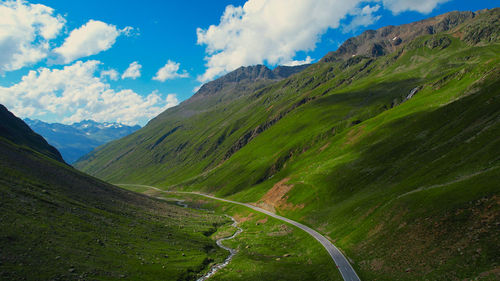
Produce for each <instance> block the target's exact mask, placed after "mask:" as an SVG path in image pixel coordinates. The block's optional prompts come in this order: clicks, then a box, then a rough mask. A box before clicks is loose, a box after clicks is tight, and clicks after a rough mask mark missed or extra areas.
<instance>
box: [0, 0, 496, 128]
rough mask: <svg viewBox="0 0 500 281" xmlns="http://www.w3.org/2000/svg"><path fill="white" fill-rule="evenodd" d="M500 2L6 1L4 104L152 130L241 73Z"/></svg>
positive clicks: (0, 91) (50, 117)
mask: <svg viewBox="0 0 500 281" xmlns="http://www.w3.org/2000/svg"><path fill="white" fill-rule="evenodd" d="M346 2H347V3H346ZM494 2H495V1H491V0H477V1H459V0H451V1H446V0H418V1H415V0H400V1H396V0H378V1H377V0H374V1H341V0H310V1H306V0H286V1H285V0H268V1H264V0H249V1H189V0H185V1H146V0H144V1H127V0H121V1H117V0H108V1H102V0H100V1H94V0H85V1H83V0H72V1H67V0H45V1H43V0H41V1H10V0H9V1H0V28H2V29H4V30H2V32H0V51H1V52H2V53H3V54H0V103H2V104H5V105H6V106H7V107H8V108H9V109H10V110H11V111H13V112H14V113H15V114H17V115H18V116H20V117H29V118H35V119H41V120H43V121H47V122H63V123H72V122H78V121H80V120H83V119H93V120H96V121H100V122H103V121H107V122H115V121H118V122H122V123H127V124H135V123H139V124H140V125H144V124H145V123H146V122H147V121H148V120H149V119H151V118H152V117H154V116H156V115H157V114H159V113H161V112H162V111H163V110H165V109H166V108H168V107H171V106H174V105H176V104H178V103H179V102H181V101H183V100H185V99H187V98H189V97H190V96H191V95H192V94H193V93H194V91H195V90H196V89H197V88H198V87H199V86H200V85H202V83H204V82H207V81H210V80H212V79H214V78H217V77H218V76H220V75H223V74H224V73H226V72H228V71H231V70H233V69H235V68H237V67H238V66H241V65H252V64H258V63H263V64H266V65H268V66H269V67H274V66H276V65H277V64H299V63H301V62H315V61H317V60H319V59H320V58H321V57H322V56H324V55H325V54H326V53H327V52H329V51H334V50H336V49H337V48H338V46H339V45H340V44H341V43H342V42H343V41H345V40H346V39H347V38H349V37H352V36H355V35H357V34H359V33H361V32H362V31H364V30H366V29H376V28H379V27H382V26H386V25H399V24H403V23H409V22H413V21H416V20H420V19H424V18H427V17H430V16H434V15H438V14H442V13H445V12H449V11H453V10H462V11H464V10H471V11H476V10H479V9H484V8H494V7H495V5H494ZM35 4H41V5H35ZM131 64H132V66H134V65H135V66H136V69H135V71H133V70H134V69H133V68H134V67H132V68H131V69H130V71H128V72H127V73H128V75H124V73H125V71H126V70H127V68H129V66H130V65H131ZM139 65H140V67H139V69H137V66H139ZM161 68H164V69H163V70H162V71H159V70H160V69H161ZM137 70H138V71H137ZM106 73H107V74H106Z"/></svg>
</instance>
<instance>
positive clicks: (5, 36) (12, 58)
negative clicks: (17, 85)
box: [0, 1, 66, 73]
mask: <svg viewBox="0 0 500 281" xmlns="http://www.w3.org/2000/svg"><path fill="white" fill-rule="evenodd" d="M65 23H66V21H65V19H64V18H63V17H61V16H60V15H54V10H53V9H52V8H50V7H47V6H44V5H40V4H27V3H25V2H24V1H2V2H0V73H2V72H5V71H12V70H17V69H20V68H22V67H24V66H27V65H30V64H33V63H36V62H38V61H40V60H42V59H43V58H45V57H47V54H48V52H49V48H50V45H49V41H50V40H51V39H54V38H55V37H57V35H58V34H59V33H60V31H61V29H62V28H63V26H64V24H65Z"/></svg>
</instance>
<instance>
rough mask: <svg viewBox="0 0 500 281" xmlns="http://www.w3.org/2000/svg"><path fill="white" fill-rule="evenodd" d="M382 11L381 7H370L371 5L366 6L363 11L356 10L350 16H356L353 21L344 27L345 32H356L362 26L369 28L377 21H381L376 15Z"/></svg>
mask: <svg viewBox="0 0 500 281" xmlns="http://www.w3.org/2000/svg"><path fill="white" fill-rule="evenodd" d="M379 9H380V5H375V6H373V7H370V6H369V5H366V6H364V7H363V8H362V9H361V8H356V9H354V10H353V11H352V12H350V15H352V16H354V18H353V19H352V20H351V22H350V23H349V24H347V25H345V26H343V28H342V29H343V31H344V32H351V31H354V30H356V29H357V28H358V27H362V26H369V25H371V24H374V23H375V22H376V21H378V20H379V19H380V15H379V16H376V15H374V13H376V12H377V11H378V10H379Z"/></svg>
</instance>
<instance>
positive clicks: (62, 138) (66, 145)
mask: <svg viewBox="0 0 500 281" xmlns="http://www.w3.org/2000/svg"><path fill="white" fill-rule="evenodd" d="M24 121H25V122H26V123H27V124H28V125H29V126H30V127H31V128H32V129H33V130H34V131H35V132H37V133H39V134H40V135H42V136H43V137H44V138H46V139H47V141H48V142H49V143H50V144H52V145H54V146H55V147H56V148H57V149H58V150H59V151H61V154H62V156H63V158H64V160H66V162H68V163H70V164H71V163H74V162H75V161H76V160H78V158H80V157H82V156H83V155H85V154H87V153H89V152H90V151H92V150H93V149H94V148H96V147H98V146H100V145H103V144H105V143H107V142H110V141H112V140H115V139H119V138H121V137H124V136H126V135H129V134H131V133H133V132H135V131H137V130H138V129H140V128H141V127H140V126H138V125H135V126H127V125H123V124H119V123H107V122H105V123H97V122H95V121H92V120H85V121H81V122H78V123H73V124H72V125H64V124H59V123H45V122H43V121H40V120H31V119H29V118H26V119H25V120H24Z"/></svg>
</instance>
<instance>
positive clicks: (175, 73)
mask: <svg viewBox="0 0 500 281" xmlns="http://www.w3.org/2000/svg"><path fill="white" fill-rule="evenodd" d="M179 68H180V63H178V62H173V61H171V60H168V61H167V63H166V64H165V65H164V66H163V67H162V68H160V69H159V70H158V72H156V76H155V77H153V80H157V81H161V82H165V80H167V79H174V78H186V77H189V74H188V73H187V72H186V70H183V71H182V72H179Z"/></svg>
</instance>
